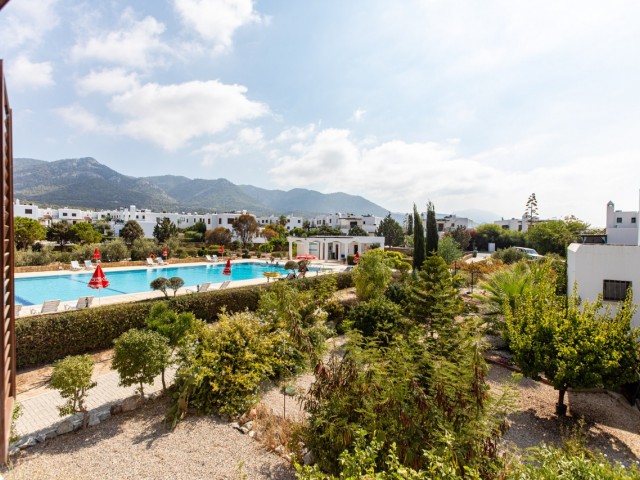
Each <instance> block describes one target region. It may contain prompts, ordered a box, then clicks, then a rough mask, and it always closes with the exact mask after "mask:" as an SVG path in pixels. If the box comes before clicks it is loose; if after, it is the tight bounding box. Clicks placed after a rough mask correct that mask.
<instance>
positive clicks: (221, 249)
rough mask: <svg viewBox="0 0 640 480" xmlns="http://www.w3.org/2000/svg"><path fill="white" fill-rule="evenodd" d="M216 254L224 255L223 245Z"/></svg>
mask: <svg viewBox="0 0 640 480" xmlns="http://www.w3.org/2000/svg"><path fill="white" fill-rule="evenodd" d="M218 253H219V254H220V255H222V254H223V253H224V245H220V249H219V250H218Z"/></svg>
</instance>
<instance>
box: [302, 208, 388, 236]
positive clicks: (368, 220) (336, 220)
mask: <svg viewBox="0 0 640 480" xmlns="http://www.w3.org/2000/svg"><path fill="white" fill-rule="evenodd" d="M382 220H383V217H376V216H374V215H354V214H351V213H340V212H338V213H331V214H328V215H318V216H316V217H312V218H310V219H309V223H310V226H311V228H319V227H321V226H323V225H325V226H327V227H333V228H339V229H340V232H342V233H343V234H344V235H347V234H348V233H349V230H350V229H351V228H352V227H355V226H358V227H360V228H362V229H363V230H364V231H365V232H367V234H369V235H375V233H376V231H377V230H378V227H379V226H380V222H382Z"/></svg>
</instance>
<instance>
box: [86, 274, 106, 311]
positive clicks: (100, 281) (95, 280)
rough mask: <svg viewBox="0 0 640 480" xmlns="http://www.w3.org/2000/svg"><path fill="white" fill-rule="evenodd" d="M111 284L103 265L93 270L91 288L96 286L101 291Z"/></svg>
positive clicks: (90, 281)
mask: <svg viewBox="0 0 640 480" xmlns="http://www.w3.org/2000/svg"><path fill="white" fill-rule="evenodd" d="M108 286H109V280H107V277H105V275H104V272H103V271H102V267H101V266H100V265H98V266H97V267H96V269H95V270H94V271H93V276H92V277H91V280H89V288H94V289H96V290H98V292H100V289H101V288H107V287H108ZM98 304H100V296H99V295H98Z"/></svg>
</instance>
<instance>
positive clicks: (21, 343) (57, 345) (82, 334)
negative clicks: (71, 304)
mask: <svg viewBox="0 0 640 480" xmlns="http://www.w3.org/2000/svg"><path fill="white" fill-rule="evenodd" d="M150 308H151V302H139V303H126V304H118V305H107V306H102V307H95V308H87V309H82V310H73V311H65V312H59V313H55V314H51V315H34V316H30V317H19V318H17V319H16V355H17V357H16V366H17V368H27V367H33V366H37V365H43V364H46V363H51V362H53V361H55V360H59V359H62V358H64V357H66V356H68V355H78V354H83V353H87V352H90V351H94V350H99V349H105V348H110V347H111V346H112V345H113V339H114V338H117V337H118V336H119V335H121V334H122V333H124V332H126V331H127V330H129V329H131V328H142V327H144V325H145V319H146V317H147V315H148V314H149V309H150Z"/></svg>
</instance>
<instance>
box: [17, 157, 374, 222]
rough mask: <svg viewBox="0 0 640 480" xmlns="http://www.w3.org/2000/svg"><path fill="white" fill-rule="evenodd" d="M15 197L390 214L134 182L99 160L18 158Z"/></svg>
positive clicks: (350, 199) (358, 204) (352, 205)
mask: <svg viewBox="0 0 640 480" xmlns="http://www.w3.org/2000/svg"><path fill="white" fill-rule="evenodd" d="M14 197H15V198H19V199H20V200H22V201H31V202H34V203H39V204H42V205H50V206H68V207H78V208H91V209H115V208H119V207H129V206H130V205H136V206H137V207H139V208H150V209H152V210H156V211H162V210H167V211H185V212H186V211H189V212H200V213H205V212H213V211H235V210H248V211H250V212H251V213H255V214H257V215H269V214H300V215H313V214H322V213H335V212H342V213H353V214H362V215H365V214H371V215H377V216H384V215H386V214H387V210H385V209H384V208H382V207H381V206H379V205H376V204H375V203H372V202H370V201H368V200H366V199H365V198H363V197H360V196H355V195H348V194H346V193H330V194H323V193H320V192H316V191H313V190H304V189H293V190H289V191H282V190H267V189H263V188H258V187H253V186H251V185H235V184H233V183H231V182H230V181H228V180H226V179H223V178H219V179H215V180H206V179H190V178H187V177H182V176H176V175H163V176H155V177H141V178H137V177H130V176H127V175H123V174H121V173H118V172H116V171H115V170H113V169H111V168H109V167H107V166H105V165H103V164H101V163H100V162H98V161H97V160H95V159H93V158H90V157H88V158H75V159H65V160H56V161H53V162H46V161H43V160H36V159H31V158H16V159H14Z"/></svg>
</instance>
